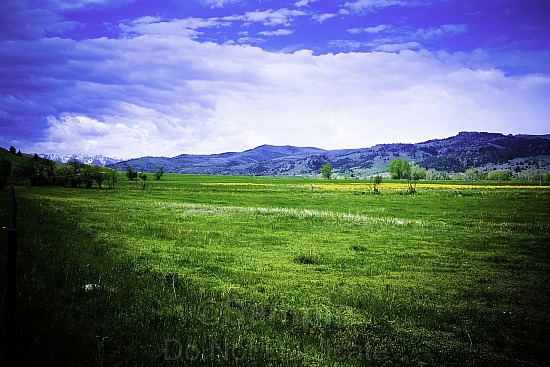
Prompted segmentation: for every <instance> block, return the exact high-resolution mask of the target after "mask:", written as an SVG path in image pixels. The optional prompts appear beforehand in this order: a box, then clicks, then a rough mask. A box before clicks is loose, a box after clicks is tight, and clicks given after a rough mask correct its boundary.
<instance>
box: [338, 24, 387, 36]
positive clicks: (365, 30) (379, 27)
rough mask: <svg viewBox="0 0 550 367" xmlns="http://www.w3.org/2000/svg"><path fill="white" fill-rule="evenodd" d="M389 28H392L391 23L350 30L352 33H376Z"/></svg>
mask: <svg viewBox="0 0 550 367" xmlns="http://www.w3.org/2000/svg"><path fill="white" fill-rule="evenodd" d="M389 28H391V27H390V26H389V25H386V24H380V25H377V26H376V27H367V28H351V29H348V32H349V33H351V34H359V33H370V34H376V33H380V32H382V31H384V30H387V29H389Z"/></svg>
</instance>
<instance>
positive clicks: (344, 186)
mask: <svg viewBox="0 0 550 367" xmlns="http://www.w3.org/2000/svg"><path fill="white" fill-rule="evenodd" d="M303 186H305V187H309V188H310V189H322V190H341V191H353V190H364V189H369V188H372V184H368V183H359V182H358V183H319V184H317V183H315V184H311V185H303ZM408 187H409V184H408V183H407V182H383V183H382V184H381V185H380V189H381V190H395V191H399V190H406V189H407V188H408ZM416 188H417V189H452V190H453V189H454V190H458V189H464V190H468V189H546V190H550V186H527V185H510V186H509V185H476V184H462V185H460V184H449V183H437V182H433V183H432V182H429V183H427V182H423V183H417V184H416Z"/></svg>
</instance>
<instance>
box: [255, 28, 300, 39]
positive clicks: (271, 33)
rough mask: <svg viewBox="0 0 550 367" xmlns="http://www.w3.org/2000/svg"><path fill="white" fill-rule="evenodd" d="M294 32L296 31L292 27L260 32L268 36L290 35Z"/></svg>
mask: <svg viewBox="0 0 550 367" xmlns="http://www.w3.org/2000/svg"><path fill="white" fill-rule="evenodd" d="M292 33H294V31H293V30H291V29H277V30H274V31H263V32H258V34H259V35H261V36H268V37H269V36H288V35H291V34H292Z"/></svg>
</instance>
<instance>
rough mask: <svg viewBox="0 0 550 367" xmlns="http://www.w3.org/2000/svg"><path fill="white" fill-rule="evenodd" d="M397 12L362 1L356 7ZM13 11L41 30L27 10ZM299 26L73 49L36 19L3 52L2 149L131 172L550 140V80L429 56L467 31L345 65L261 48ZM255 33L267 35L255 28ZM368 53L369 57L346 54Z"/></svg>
mask: <svg viewBox="0 0 550 367" xmlns="http://www.w3.org/2000/svg"><path fill="white" fill-rule="evenodd" d="M224 3H225V4H228V3H229V2H227V1H209V2H205V4H206V5H209V6H217V4H221V5H223V4H224ZM299 3H301V4H302V6H307V5H308V4H309V3H310V1H308V2H305V1H299ZM397 3H398V2H396V1H393V2H392V1H389V0H388V1H381V0H377V1H374V0H371V1H354V2H348V3H347V7H348V8H349V9H352V10H353V9H357V10H361V9H362V10H365V9H367V8H368V7H369V6H370V7H374V8H376V7H382V6H390V5H388V4H394V5H397ZM3 4H6V3H3ZM14 4H15V3H11V5H10V6H12V7H13V6H14ZM297 6H298V5H297ZM13 9H16V10H17V9H18V10H17V11H14V12H12V13H13V14H16V13H17V14H19V13H21V14H20V15H21V16H22V17H23V18H25V17H27V18H25V19H31V18H32V17H31V16H30V15H29V14H27V13H26V12H27V9H26V8H24V7H15V8H13ZM50 15H51V14H50ZM48 16H49V15H48ZM299 17H307V18H305V19H307V20H308V21H309V20H310V19H311V18H312V17H313V16H312V13H311V12H305V11H301V10H289V9H278V10H265V11H253V12H247V13H244V14H240V15H239V14H237V15H231V16H225V17H219V18H217V17H212V18H186V19H164V18H161V17H151V16H149V17H142V18H139V19H135V20H131V21H126V22H123V23H121V24H120V25H119V27H120V29H121V31H122V33H123V37H122V38H119V39H115V38H107V37H103V38H86V39H81V40H71V39H63V38H40V37H41V34H43V33H41V32H44V30H45V29H47V27H49V24H52V22H53V23H55V22H58V19H57V18H55V16H52V17H51V18H48V19H46V18H40V17H38V16H37V18H36V19H39V18H40V19H42V21H40V22H38V23H37V24H35V25H31V26H30V27H31V28H29V29H26V30H25V29H24V28H22V27H19V30H18V31H17V32H22V33H18V34H21V36H18V37H13V34H9V37H11V38H12V40H11V41H10V42H3V43H2V47H0V75H3V79H2V83H0V140H1V141H9V142H10V144H14V143H15V145H16V146H17V147H18V148H21V149H22V150H23V151H28V152H56V153H61V154H72V153H77V152H79V153H90V154H97V153H101V154H106V155H111V156H116V157H123V158H129V157H135V156H143V155H150V154H153V155H167V156H173V155H177V154H181V153H219V152H223V151H236V150H243V149H248V148H252V147H254V146H257V145H260V144H263V143H269V144H293V145H307V146H319V147H322V148H327V149H330V148H349V147H366V146H370V145H373V144H376V143H380V142H417V141H422V140H425V139H430V138H434V137H445V136H449V135H451V134H453V133H456V132H458V131H461V130H488V131H501V132H505V133H523V132H525V131H529V132H533V133H536V132H539V133H547V131H543V128H544V127H543V126H540V125H541V124H540V121H545V120H546V119H547V117H548V116H549V115H550V106H549V105H548V103H547V101H546V99H547V97H548V95H550V78H548V77H546V76H544V75H523V76H509V75H507V74H505V73H504V72H502V71H500V70H498V69H497V68H495V67H493V66H492V64H493V62H492V60H491V59H490V57H488V56H486V55H484V54H483V52H478V51H475V52H469V53H468V52H462V53H445V52H437V51H433V52H431V51H428V50H425V49H423V47H422V45H421V42H426V43H428V42H429V41H430V40H433V39H437V38H439V37H446V36H453V35H458V34H460V33H464V32H467V30H468V29H467V28H466V27H465V26H462V25H456V24H450V25H443V26H440V27H435V28H423V29H420V30H413V29H410V28H398V27H395V26H386V25H383V24H382V25H378V26H373V27H367V28H357V29H356V30H350V31H349V33H351V34H353V33H354V32H357V33H361V34H362V37H364V38H367V40H366V41H363V42H361V41H357V40H334V41H332V43H331V44H332V46H334V47H345V50H346V53H338V54H331V53H327V54H321V55H319V54H314V53H313V52H312V51H309V50H299V51H296V52H293V53H273V52H267V51H264V50H262V49H261V48H259V47H254V46H251V45H254V44H260V43H262V42H266V39H264V38H260V37H253V36H254V35H259V36H265V37H266V38H267V37H274V36H285V35H289V34H290V33H291V32H292V31H293V30H294V29H289V28H284V27H287V26H288V25H291V24H292V22H294V21H295V20H296V19H297V18H299ZM313 19H315V18H313ZM320 19H321V18H319V19H317V20H318V21H320ZM326 19H329V18H326ZM235 22H236V23H237V25H239V26H241V25H242V26H245V27H244V28H240V30H241V32H240V33H237V32H235V34H236V37H241V38H239V39H237V40H236V42H233V43H230V42H228V43H227V44H223V45H220V44H216V43H213V42H207V41H202V42H201V41H199V40H198V36H199V35H200V32H202V31H206V30H216V31H217V29H218V28H219V29H222V28H224V27H226V26H227V25H228V24H230V23H235ZM240 22H242V24H239V23H240ZM253 23H255V24H256V25H259V27H248V28H247V27H246V26H250V25H252V24H253ZM262 25H263V27H262ZM34 26H36V29H35V28H33V27H34ZM0 27H2V26H1V25H0ZM265 27H268V28H267V29H266V28H265ZM257 28H260V29H257ZM238 30H239V29H237V31H238ZM6 32H7V31H6ZM10 32H16V30H11V31H10ZM14 34H15V33H14ZM348 35H349V34H348ZM37 37H38V38H37ZM278 39H279V40H280V39H284V38H283V37H280V38H278ZM361 48H368V49H369V52H362V53H358V52H349V50H350V49H351V50H353V49H361ZM519 56H521V55H518V57H519ZM509 62H510V63H514V62H515V61H514V60H510V61H509ZM517 121H521V124H518V123H517ZM382 127H383V128H382ZM411 127H412V128H411ZM8 131H9V132H10V134H11V135H10V138H9V140H8V137H7V132H8ZM289 132H292V134H289ZM14 137H15V138H14Z"/></svg>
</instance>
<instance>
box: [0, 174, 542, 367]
mask: <svg viewBox="0 0 550 367" xmlns="http://www.w3.org/2000/svg"><path fill="white" fill-rule="evenodd" d="M147 186H148V187H147V189H146V190H142V189H141V187H140V185H139V184H138V183H136V182H129V181H123V180H122V179H121V181H120V182H118V183H117V186H116V188H115V189H97V188H94V189H68V188H59V187H23V186H22V187H17V188H16V190H17V198H18V202H19V215H18V239H19V244H18V246H19V258H18V299H17V302H18V314H17V336H18V338H17V343H18V344H17V355H18V358H19V361H20V365H29V366H31V365H41V366H48V365H51V366H65V365H66V366H73V365H88V366H463V365H468V366H543V365H548V363H549V361H550V342H549V340H550V282H549V280H550V279H549V274H550V248H549V245H550V243H549V239H550V187H549V186H522V185H517V184H516V185H514V184H506V185H493V186H491V185H490V184H488V185H484V184H466V183H462V184H457V183H428V182H426V183H419V184H418V187H417V191H418V194H417V195H406V194H404V193H405V189H406V184H405V183H399V182H393V181H389V180H387V181H385V182H383V183H382V185H381V187H380V190H381V194H379V195H375V194H372V193H370V189H371V187H370V186H369V183H368V182H365V181H351V180H342V181H323V180H315V179H297V178H296V179H295V178H260V177H234V176H233V177H232V176H201V175H164V177H163V178H162V180H161V181H148V182H147ZM0 198H1V208H2V211H0V220H1V222H0V226H7V225H8V223H9V220H10V218H9V210H8V208H9V200H8V195H7V194H6V193H0ZM5 237H6V234H5V231H2V241H3V242H2V243H5ZM4 264H5V258H3V261H2V265H1V266H2V267H4V266H5V265H4ZM0 270H2V273H3V272H4V269H3V268H2V269H0ZM91 284H95V285H94V286H88V287H86V285H91Z"/></svg>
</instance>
